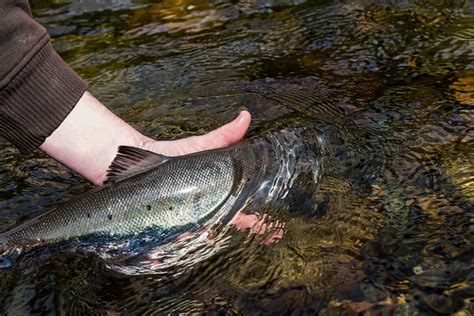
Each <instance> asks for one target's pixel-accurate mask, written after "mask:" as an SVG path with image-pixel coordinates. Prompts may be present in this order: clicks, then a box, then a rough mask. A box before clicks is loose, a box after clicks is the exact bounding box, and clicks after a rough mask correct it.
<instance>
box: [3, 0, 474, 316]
mask: <svg viewBox="0 0 474 316" xmlns="http://www.w3.org/2000/svg"><path fill="white" fill-rule="evenodd" d="M34 14H35V16H36V17H37V19H38V20H39V21H40V22H41V23H43V25H45V26H46V27H47V29H48V31H49V33H50V35H51V36H52V38H53V43H54V45H55V47H56V48H57V50H58V51H59V52H60V54H61V55H62V56H63V57H64V58H65V59H66V60H67V61H68V62H69V63H70V64H71V65H72V66H73V67H74V68H75V69H76V71H77V72H78V73H80V74H81V76H83V77H84V78H85V79H87V80H88V81H89V84H90V89H91V90H92V92H93V93H94V94H95V95H96V96H97V97H98V98H99V99H101V100H102V101H103V102H104V103H106V104H108V105H109V106H110V107H111V108H112V109H113V110H114V111H115V112H116V113H118V114H119V115H121V116H122V117H123V118H124V119H126V120H127V121H129V122H131V123H132V124H134V125H135V126H136V127H137V128H138V129H140V130H141V131H142V132H144V133H146V134H147V135H149V136H153V137H156V138H179V137H184V136H189V135H194V134H200V133H204V132H206V131H208V130H210V129H212V128H215V127H217V126H219V125H221V124H223V123H224V122H226V121H228V120H230V119H231V118H232V117H233V116H235V115H236V114H237V112H238V110H239V109H240V108H247V109H248V110H249V111H250V112H251V113H252V114H253V117H254V120H253V122H252V128H251V131H250V136H257V137H258V136H260V135H263V134H264V133H266V132H267V131H269V130H277V129H281V128H284V127H287V126H304V125H306V124H309V123H310V122H314V121H317V122H318V123H317V124H318V128H320V129H321V130H323V131H324V134H325V135H326V136H325V137H326V139H327V140H328V143H329V144H330V146H329V148H330V149H331V151H330V153H329V155H330V157H331V159H329V163H328V165H327V166H326V172H324V173H323V174H322V176H321V182H320V186H319V189H318V191H317V192H316V193H315V192H311V190H310V187H309V186H308V185H307V183H306V182H305V181H301V182H297V183H296V184H295V186H294V188H295V190H294V192H296V193H295V195H294V197H293V200H292V203H290V205H289V206H282V205H267V206H262V209H261V210H260V212H259V214H260V216H261V218H263V221H264V222H265V223H267V224H271V223H274V225H273V226H272V227H275V229H274V230H276V229H282V230H283V235H282V237H281V238H280V239H279V240H278V242H273V243H266V242H265V234H264V236H262V235H259V234H255V233H250V232H249V230H245V231H239V230H236V229H233V228H232V227H230V228H229V229H228V230H226V231H225V232H223V235H222V236H220V237H219V238H216V239H215V240H216V241H225V246H223V247H220V248H219V245H216V247H215V248H212V247H211V248H209V249H218V250H216V251H215V253H214V254H210V255H209V256H208V257H207V256H206V259H204V260H200V261H199V260H197V261H190V262H189V264H188V263H187V264H185V265H184V267H183V266H180V267H173V266H171V267H170V268H169V269H168V270H166V271H164V272H163V273H161V274H160V275H141V276H140V275H139V276H129V275H125V274H123V273H120V272H117V271H116V270H114V269H111V268H110V267H108V266H107V262H106V261H104V260H103V259H101V258H99V257H97V256H94V255H92V254H84V253H74V252H65V253H64V252H61V253H53V254H50V255H45V256H44V258H41V256H39V258H31V260H32V262H33V263H34V264H29V265H28V264H26V265H25V266H24V267H22V268H21V269H16V270H12V271H8V272H4V273H3V272H2V276H1V278H2V282H1V283H0V301H1V302H3V304H2V305H3V306H2V308H3V312H10V313H12V314H13V313H24V312H28V313H41V312H43V313H53V312H58V313H61V312H64V313H73V312H74V313H84V312H87V313H92V312H95V313H97V314H105V313H107V312H108V313H127V312H129V313H130V312H136V313H166V312H171V311H173V312H183V313H186V312H191V311H195V312H216V313H217V312H223V313H231V314H232V313H237V314H238V313H244V314H245V313H262V314H263V313H265V314H266V313H284V312H289V311H296V312H299V313H315V312H319V313H321V314H323V315H324V314H334V313H341V312H346V313H349V314H355V313H358V312H360V311H365V312H368V313H377V312H387V313H389V312H395V313H397V314H413V313H416V312H418V313H419V314H440V313H447V314H449V313H455V312H462V313H464V315H465V314H468V315H469V314H473V313H474V311H473V308H474V307H473V305H472V304H473V303H472V297H473V296H474V295H473V266H472V262H473V257H474V255H473V248H472V242H473V235H472V200H473V198H474V196H473V186H474V185H473V180H474V175H473V172H474V169H473V167H472V166H473V164H472V162H473V153H472V114H473V113H472V106H473V104H474V101H473V100H474V95H473V93H474V58H473V57H474V53H473V52H474V17H473V14H474V5H473V4H472V3H471V2H469V1H458V2H448V1H445V2H444V1H416V2H415V1H404V2H390V1H387V2H383V1H358V2H343V1H340V2H336V1H333V2H332V1H324V2H310V1H252V2H202V1H198V2H190V1H160V2H155V3H151V2H147V1H107V2H106V3H100V4H97V2H96V1H75V2H61V1H41V2H40V1H38V2H36V3H34ZM0 161H1V164H0V210H1V211H0V225H1V226H0V229H3V228H6V227H7V226H9V225H10V224H13V223H15V222H16V221H18V220H19V219H20V218H21V217H22V216H25V215H28V214H30V213H32V212H34V211H38V210H40V209H43V208H45V207H47V206H48V205H49V204H51V203H55V202H58V201H62V200H65V199H67V198H69V197H71V196H72V195H75V194H78V193H79V192H81V191H83V190H85V189H87V188H88V187H89V186H88V185H87V184H86V183H85V182H84V181H83V180H82V179H80V178H79V177H77V176H75V175H74V174H72V173H71V172H69V171H67V170H65V169H64V168H63V167H61V166H59V165H58V164H57V163H55V162H53V161H51V160H49V159H47V158H45V157H44V156H42V155H41V154H39V153H35V154H33V155H31V156H29V157H23V156H20V155H19V154H18V152H17V151H16V150H15V149H13V148H11V147H10V146H8V145H7V144H6V142H3V141H0ZM313 195H315V197H314V196H313ZM290 198H291V197H290ZM315 206H316V207H315ZM308 210H314V211H308ZM270 231H271V230H270Z"/></svg>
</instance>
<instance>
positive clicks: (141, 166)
mask: <svg viewBox="0 0 474 316" xmlns="http://www.w3.org/2000/svg"><path fill="white" fill-rule="evenodd" d="M170 159H171V158H170V157H167V156H163V155H160V154H157V153H154V152H151V151H148V150H144V149H140V148H136V147H131V146H119V149H118V153H117V156H115V159H114V160H113V161H112V163H111V164H110V166H109V169H108V170H107V174H106V180H105V181H104V184H106V183H111V182H117V181H120V180H123V179H126V178H129V177H131V176H133V175H136V174H138V173H140V172H143V171H145V170H149V169H152V168H155V167H157V166H159V165H161V164H164V163H166V162H167V161H169V160H170Z"/></svg>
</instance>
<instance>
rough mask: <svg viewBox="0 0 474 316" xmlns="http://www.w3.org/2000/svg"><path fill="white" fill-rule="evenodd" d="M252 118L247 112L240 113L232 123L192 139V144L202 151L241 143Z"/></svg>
mask: <svg viewBox="0 0 474 316" xmlns="http://www.w3.org/2000/svg"><path fill="white" fill-rule="evenodd" d="M250 120H251V116H250V113H249V112H247V111H242V112H240V114H239V116H237V118H235V119H234V120H233V121H232V122H230V123H227V124H225V125H224V126H221V127H219V128H218V129H215V130H213V131H211V132H209V133H207V134H204V135H201V136H195V137H191V138H190V139H189V141H190V142H193V145H194V146H197V147H198V148H199V149H200V150H208V149H215V148H221V147H226V146H229V145H232V144H235V143H236V142H238V141H240V140H241V139H242V138H243V137H244V136H245V133H247V130H248V128H249V125H250Z"/></svg>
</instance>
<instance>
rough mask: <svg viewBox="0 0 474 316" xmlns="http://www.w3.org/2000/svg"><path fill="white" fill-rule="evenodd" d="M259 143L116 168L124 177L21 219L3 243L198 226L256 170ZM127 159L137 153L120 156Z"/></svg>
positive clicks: (25, 243) (153, 157)
mask: <svg viewBox="0 0 474 316" xmlns="http://www.w3.org/2000/svg"><path fill="white" fill-rule="evenodd" d="M262 148H264V147H263V146H262V145H261V144H260V145H257V144H252V145H250V144H248V145H244V146H240V147H239V149H238V150H236V149H235V148H232V147H231V148H228V149H223V150H214V151H208V152H206V153H205V154H202V153H201V154H193V155H187V156H181V157H175V158H169V157H165V158H166V162H164V163H155V165H153V163H152V164H151V167H150V166H147V167H146V168H145V170H143V171H141V172H138V173H137V174H132V175H128V174H127V172H125V173H124V172H123V170H121V171H116V172H118V173H123V174H124V177H122V178H119V179H118V180H116V181H113V182H112V183H108V184H106V185H103V186H102V187H98V188H96V189H93V190H91V191H89V192H86V193H84V194H82V195H80V196H78V197H76V198H73V199H72V200H70V201H68V202H65V203H63V204H61V205H58V206H56V207H54V208H52V209H50V210H48V211H46V212H45V213H43V214H40V215H38V216H36V217H34V218H32V219H30V220H28V221H26V222H23V223H20V224H19V225H17V226H15V227H13V228H11V229H10V230H8V231H7V232H5V233H3V234H2V235H1V237H2V238H1V239H2V240H5V241H6V244H7V246H8V245H15V246H16V247H18V246H19V247H22V248H23V249H28V248H31V247H34V246H36V245H38V244H49V243H53V242H57V241H61V240H67V239H70V238H73V237H84V236H91V235H105V236H131V235H134V234H137V233H140V232H142V231H144V230H146V229H150V228H157V229H159V230H161V231H163V230H164V231H166V230H169V231H173V230H174V231H176V232H178V233H179V232H180V231H182V230H183V229H184V228H186V229H185V230H188V229H192V228H197V227H198V226H199V225H202V224H204V223H205V221H207V220H209V219H210V218H211V217H212V216H213V214H215V213H216V212H217V211H218V210H219V207H220V206H222V205H223V204H224V203H225V201H226V200H227V199H228V198H229V196H230V195H231V193H232V192H231V191H232V190H233V189H234V188H235V187H236V185H237V186H238V185H239V184H240V183H243V182H245V181H243V179H242V177H243V176H245V177H246V178H248V177H250V176H251V175H255V173H256V172H257V173H258V172H259V169H260V168H261V163H260V162H261V159H259V157H258V155H259V154H258V151H261V150H262ZM133 152H138V155H140V154H141V155H143V157H141V158H144V159H151V161H152V162H156V160H157V159H158V160H159V159H161V158H162V157H163V156H161V155H157V154H154V153H151V152H147V151H143V150H139V149H133ZM260 154H261V153H260ZM124 157H125V158H124ZM127 159H131V160H133V159H136V157H135V156H133V155H130V156H126V155H125V156H123V157H122V160H127ZM119 160H120V159H119ZM129 162H130V161H127V162H126V163H129ZM119 163H120V162H119ZM117 169H122V166H121V167H120V168H117ZM237 175H238V176H239V177H236V176H237ZM121 176H122V174H121ZM180 228H183V229H180ZM175 234H176V233H175ZM4 248H5V247H4Z"/></svg>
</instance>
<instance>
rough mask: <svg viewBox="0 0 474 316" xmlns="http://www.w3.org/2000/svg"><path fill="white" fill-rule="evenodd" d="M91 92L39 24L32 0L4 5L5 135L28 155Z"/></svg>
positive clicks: (0, 99)
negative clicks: (85, 92) (33, 13)
mask: <svg viewBox="0 0 474 316" xmlns="http://www.w3.org/2000/svg"><path fill="white" fill-rule="evenodd" d="M85 90H86V83H85V82H84V81H83V80H82V79H81V78H80V77H79V76H78V75H77V74H76V73H75V72H74V71H73V70H72V69H71V68H70V67H69V66H68V65H67V64H66V63H65V62H64V61H63V60H62V59H61V57H59V55H58V54H57V53H56V52H55V50H54V49H53V47H52V45H51V43H50V42H49V37H48V34H47V32H46V30H45V29H44V28H43V27H42V26H41V25H39V24H38V23H36V22H35V21H34V20H33V18H32V16H31V10H30V8H29V6H28V1H27V0H23V1H20V0H2V1H0V136H2V137H4V138H6V139H7V140H8V141H10V142H12V143H13V144H14V145H15V146H17V147H18V148H19V149H20V150H21V151H22V152H24V153H28V152H31V151H33V150H34V149H36V148H37V147H38V146H40V145H41V144H42V143H43V142H44V140H45V139H46V138H47V137H48V136H49V135H51V133H52V132H53V131H54V130H55V129H56V128H57V127H58V126H59V125H60V124H61V122H62V121H63V120H64V119H65V118H66V116H67V115H68V114H69V112H70V111H71V110H72V109H73V108H74V106H75V105H76V103H77V102H78V101H79V99H80V97H81V96H82V94H83V93H84V91H85Z"/></svg>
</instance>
